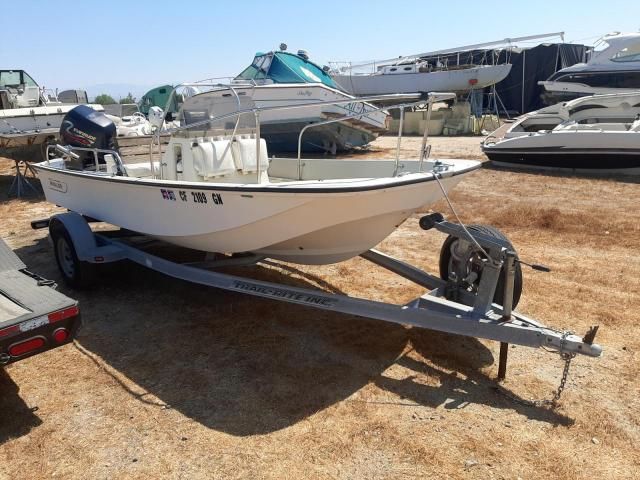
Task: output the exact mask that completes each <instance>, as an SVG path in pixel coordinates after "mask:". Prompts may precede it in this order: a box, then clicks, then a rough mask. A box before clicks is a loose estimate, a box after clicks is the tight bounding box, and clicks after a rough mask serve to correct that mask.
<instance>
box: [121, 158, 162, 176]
mask: <svg viewBox="0 0 640 480" xmlns="http://www.w3.org/2000/svg"><path fill="white" fill-rule="evenodd" d="M124 168H125V170H126V171H127V175H128V176H129V177H135V178H153V177H154V176H157V175H158V174H159V171H158V168H159V165H158V162H157V161H156V162H153V172H152V171H151V165H149V162H148V161H146V162H138V163H125V164H124Z"/></svg>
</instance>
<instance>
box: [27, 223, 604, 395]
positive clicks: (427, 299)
mask: <svg viewBox="0 0 640 480" xmlns="http://www.w3.org/2000/svg"><path fill="white" fill-rule="evenodd" d="M92 221H97V220H94V219H90V218H86V217H83V216H82V215H80V214H78V213H74V212H69V213H63V214H59V215H55V216H53V217H51V218H50V219H45V220H37V221H34V222H32V227H33V228H47V227H48V228H49V232H50V237H51V240H52V242H53V245H54V251H55V255H56V260H57V263H58V267H59V269H60V272H61V274H62V276H63V278H64V280H65V281H66V282H67V283H68V284H70V285H71V286H73V287H76V288H83V287H85V286H88V285H89V284H90V283H91V282H92V280H93V279H94V278H95V269H96V268H97V266H98V265H99V264H106V263H111V262H117V261H120V260H130V261H133V262H135V263H137V264H140V265H142V266H144V267H147V268H149V269H151V270H155V271H157V272H160V273H163V274H165V275H168V276H171V277H174V278H179V279H182V280H186V281H189V282H193V283H197V284H201V285H207V286H210V287H215V288H220V289H223V290H229V291H233V292H240V293H245V294H249V295H255V296H258V297H263V298H269V299H272V300H280V301H284V302H290V303H296V304H299V305H305V306H309V307H314V308H320V309H323V310H330V311H334V312H341V313H346V314H351V315H357V316H360V317H364V318H370V319H375V320H383V321H386V322H391V323H397V324H402V325H411V326H413V327H419V328H426V329H431V330H438V331H441V332H446V333H451V334H457V335H465V336H471V337H477V338H483V339H487V340H495V341H498V342H500V343H501V348H500V359H499V369H498V379H499V380H502V379H504V378H505V375H506V365H507V351H508V348H507V347H508V344H516V345H522V346H527V347H536V348H537V347H542V348H545V349H547V350H551V351H555V352H557V353H559V354H560V355H561V356H562V358H563V359H564V360H565V373H564V375H563V381H562V383H561V386H560V388H559V390H558V393H557V394H556V398H554V400H557V399H558V398H559V395H560V393H561V391H562V389H563V388H564V382H565V381H566V372H567V371H568V366H569V362H570V361H571V359H572V358H573V357H575V355H576V354H582V355H587V356H590V357H598V356H600V355H601V353H602V347H601V346H599V345H597V344H595V343H594V339H595V335H596V332H597V330H598V327H597V326H595V327H591V328H590V329H589V331H588V332H587V333H586V335H585V336H584V337H580V336H577V335H574V334H573V333H571V332H566V331H560V330H557V329H554V328H551V327H547V326H545V325H543V324H541V323H540V322H538V321H536V320H533V319H531V318H528V317H526V316H524V315H522V314H520V313H517V312H516V311H514V307H515V306H516V304H517V302H518V300H519V298H520V293H521V291H522V270H521V268H522V267H521V265H528V266H530V267H532V268H534V269H536V270H542V271H548V269H547V268H546V267H544V266H541V265H529V264H526V263H524V262H522V261H521V260H519V259H518V256H517V254H516V252H515V250H514V248H513V246H512V245H511V243H510V242H509V240H508V239H507V238H506V237H505V236H504V235H503V234H502V233H500V231H498V230H497V229H495V228H492V227H488V226H480V225H470V226H468V227H465V226H463V225H459V224H454V223H451V222H448V221H446V220H445V219H444V218H443V216H442V215H441V214H439V213H434V214H431V215H426V216H424V217H422V218H421V219H420V226H421V228H422V229H424V230H430V229H436V230H438V231H440V232H442V233H445V234H447V235H448V238H447V239H446V241H445V242H444V245H443V248H442V251H441V256H440V276H435V275H432V274H429V273H427V272H425V271H423V270H421V269H418V268H416V267H414V266H412V265H409V264H407V263H405V262H402V261H400V260H397V259H394V258H392V257H390V256H388V255H385V254H384V253H381V252H379V251H377V250H373V249H372V250H369V251H367V252H365V253H363V254H362V255H361V257H362V258H364V259H366V260H368V261H370V262H372V263H374V264H376V265H379V266H380V267H383V268H385V269H387V270H389V271H391V272H393V273H396V274H398V275H400V276H402V277H404V278H406V279H408V280H410V281H412V282H414V283H416V284H418V285H420V286H422V287H425V288H426V289H427V292H426V293H425V294H423V295H422V296H420V297H418V298H416V299H414V300H412V301H410V302H409V303H407V304H405V305H396V304H391V303H384V302H379V301H373V300H367V299H363V298H355V297H350V296H347V295H342V294H335V293H327V292H325V291H322V290H318V289H313V288H300V287H291V286H287V285H282V284H279V283H274V282H265V281H261V280H254V279H250V278H246V277H241V276H236V275H231V274H226V273H221V272H217V271H215V269H216V268H219V267H227V266H240V265H254V264H258V263H259V262H261V261H265V260H267V259H266V257H264V256H259V255H254V254H246V255H233V256H223V257H222V259H214V260H210V261H206V260H205V261H202V262H197V263H193V262H191V263H177V262H174V261H171V260H168V259H165V258H161V257H159V256H156V255H152V254H150V253H147V252H146V251H145V250H144V245H143V246H140V245H135V243H132V242H129V243H128V241H127V239H128V238H130V240H133V239H134V238H135V237H138V238H139V237H143V238H146V239H149V240H151V241H153V240H152V239H150V238H149V237H144V236H143V235H140V234H137V233H135V232H129V231H126V230H116V231H112V232H103V231H101V232H99V233H94V232H93V231H92V230H91V228H90V226H89V222H92ZM138 243H140V242H138ZM147 243H149V242H147ZM176 248H179V247H176ZM203 253H204V252H203Z"/></svg>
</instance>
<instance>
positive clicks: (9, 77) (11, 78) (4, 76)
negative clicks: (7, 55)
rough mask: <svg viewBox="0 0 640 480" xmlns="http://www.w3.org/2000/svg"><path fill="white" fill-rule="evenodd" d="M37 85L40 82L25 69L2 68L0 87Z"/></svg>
mask: <svg viewBox="0 0 640 480" xmlns="http://www.w3.org/2000/svg"><path fill="white" fill-rule="evenodd" d="M20 86H26V87H37V86H38V84H37V83H36V82H35V81H34V80H33V78H31V77H30V76H29V75H28V74H27V72H25V71H24V70H0V88H7V87H11V88H18V87H20Z"/></svg>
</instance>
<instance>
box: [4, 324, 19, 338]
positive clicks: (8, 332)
mask: <svg viewBox="0 0 640 480" xmlns="http://www.w3.org/2000/svg"><path fill="white" fill-rule="evenodd" d="M19 331H20V327H18V325H14V326H13V327H8V328H4V329H2V330H0V338H2V337H6V336H8V335H11V334H12V333H16V332H19Z"/></svg>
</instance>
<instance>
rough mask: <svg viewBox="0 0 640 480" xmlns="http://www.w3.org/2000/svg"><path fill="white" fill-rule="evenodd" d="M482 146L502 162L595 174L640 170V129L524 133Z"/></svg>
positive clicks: (626, 172)
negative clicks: (639, 130) (636, 131)
mask: <svg viewBox="0 0 640 480" xmlns="http://www.w3.org/2000/svg"><path fill="white" fill-rule="evenodd" d="M482 150H483V151H484V153H485V154H486V155H487V157H489V159H490V160H491V161H492V162H493V163H494V164H496V165H499V166H516V167H530V168H531V167H533V168H541V169H559V170H570V171H573V172H576V173H593V174H622V175H638V174H640V133H634V132H616V131H594V132H580V131H578V132H572V131H565V132H549V133H536V134H528V135H527V134H524V135H522V136H518V137H514V138H507V139H505V140H502V141H501V142H497V143H490V144H484V145H483V146H482Z"/></svg>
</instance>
